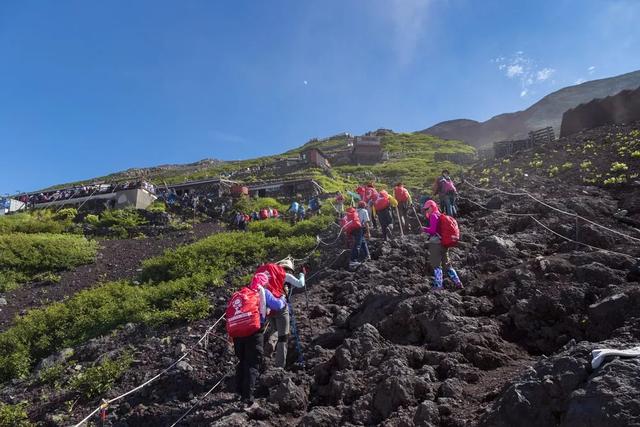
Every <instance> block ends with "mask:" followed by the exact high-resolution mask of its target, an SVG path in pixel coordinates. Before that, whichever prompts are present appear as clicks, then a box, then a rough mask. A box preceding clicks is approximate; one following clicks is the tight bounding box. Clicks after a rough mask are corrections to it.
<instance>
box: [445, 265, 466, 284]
mask: <svg viewBox="0 0 640 427" xmlns="http://www.w3.org/2000/svg"><path fill="white" fill-rule="evenodd" d="M447 276H449V278H450V279H451V281H452V282H453V284H454V285H456V288H461V289H462V288H463V287H464V286H462V281H460V278H459V277H458V273H456V271H455V270H454V269H453V268H452V267H449V268H447Z"/></svg>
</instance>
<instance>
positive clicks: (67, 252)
mask: <svg viewBox="0 0 640 427" xmlns="http://www.w3.org/2000/svg"><path fill="white" fill-rule="evenodd" d="M96 251H97V244H96V243H95V242H92V241H89V240H87V239H85V238H84V237H82V236H77V235H72V234H45V233H40V234H25V233H12V234H7V235H4V236H0V278H1V279H3V280H4V281H5V282H4V283H5V284H7V283H20V282H23V281H26V280H34V279H38V276H39V275H40V278H41V279H42V280H48V281H53V282H56V281H57V280H59V277H56V275H54V274H53V272H56V271H62V270H66V269H70V268H73V267H76V266H78V265H82V264H88V263H90V262H92V261H93V260H94V258H95V255H96Z"/></svg>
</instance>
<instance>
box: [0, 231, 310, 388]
mask: <svg viewBox="0 0 640 427" xmlns="http://www.w3.org/2000/svg"><path fill="white" fill-rule="evenodd" d="M315 243H316V241H315V237H314V236H307V235H301V236H293V237H283V238H278V237H267V236H265V235H264V233H261V232H256V233H239V232H230V233H219V234H215V235H213V236H210V237H208V238H206V239H203V240H201V241H199V242H196V243H193V244H191V245H187V246H183V247H180V248H178V249H175V250H170V251H167V252H165V254H164V255H162V256H159V257H156V258H152V259H150V260H148V261H146V262H145V263H144V267H143V271H142V273H141V277H140V280H141V281H142V282H144V283H143V284H142V285H135V284H133V283H128V282H110V283H106V284H103V285H101V286H98V287H95V288H92V289H86V290H84V291H81V292H79V293H77V294H75V295H74V296H72V297H71V298H69V299H67V300H65V301H63V302H58V303H54V304H51V305H49V306H47V307H43V308H39V309H34V310H31V311H29V312H28V313H27V314H26V315H25V316H23V317H21V318H18V319H16V321H15V323H14V324H13V326H12V327H10V328H9V329H7V330H6V331H5V332H3V333H1V334H0V381H3V382H4V381H7V380H10V379H12V378H17V377H21V376H24V375H26V374H28V373H29V371H30V370H31V367H32V366H33V365H34V364H35V363H37V361H38V360H40V359H42V358H43V357H46V356H48V355H49V354H51V353H53V352H55V351H57V350H59V349H61V348H64V347H73V346H74V345H77V344H80V343H82V342H85V341H87V340H89V339H91V338H94V337H96V336H100V335H103V334H105V333H108V332H109V331H112V330H113V329H115V328H117V327H118V326H121V325H124V324H125V323H128V322H134V323H147V324H159V323H166V322H176V321H185V320H189V321H190V320H195V319H199V318H203V317H206V316H207V315H208V313H209V310H210V307H209V301H208V299H207V297H206V296H205V294H204V292H205V290H206V288H207V287H209V286H221V285H223V284H224V283H225V277H226V276H227V274H229V273H230V272H234V276H235V275H237V273H236V272H237V270H238V269H242V268H244V269H247V271H246V272H248V269H249V268H252V267H255V266H256V265H257V264H259V263H260V262H264V261H267V260H269V259H278V258H283V257H285V256H286V255H288V254H291V255H293V256H302V255H304V254H306V253H307V252H308V251H309V250H311V249H312V248H313V247H314V246H315ZM229 280H231V278H229Z"/></svg>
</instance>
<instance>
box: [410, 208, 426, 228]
mask: <svg viewBox="0 0 640 427" xmlns="http://www.w3.org/2000/svg"><path fill="white" fill-rule="evenodd" d="M411 208H412V209H413V213H414V214H415V216H416V219H417V220H418V224H420V227H424V226H423V225H422V222H420V217H419V216H418V212H416V207H415V206H414V204H413V203H412V204H411Z"/></svg>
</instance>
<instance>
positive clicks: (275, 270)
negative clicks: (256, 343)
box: [254, 258, 305, 368]
mask: <svg viewBox="0 0 640 427" xmlns="http://www.w3.org/2000/svg"><path fill="white" fill-rule="evenodd" d="M293 273H294V264H293V261H292V260H291V259H289V258H285V259H283V260H281V261H278V262H277V263H268V264H263V265H261V266H260V267H258V269H257V270H256V272H255V274H254V276H258V275H264V276H265V277H266V278H267V285H266V289H268V290H269V291H270V292H271V293H272V294H273V296H274V297H276V298H280V297H281V296H283V295H284V296H285V298H286V297H287V296H288V295H289V286H293V287H294V288H304V286H305V278H304V273H300V274H299V275H298V277H297V278H296V277H295V276H294V275H293ZM271 319H272V320H273V321H274V322H275V329H276V331H275V332H274V333H271V334H270V335H269V338H268V342H269V344H270V347H271V348H273V347H274V346H275V349H276V358H275V366H277V367H280V368H284V367H285V364H286V362H287V341H288V339H289V333H290V320H289V310H281V311H278V312H277V313H275V315H272V316H270V320H271ZM274 344H275V345H274Z"/></svg>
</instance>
